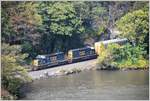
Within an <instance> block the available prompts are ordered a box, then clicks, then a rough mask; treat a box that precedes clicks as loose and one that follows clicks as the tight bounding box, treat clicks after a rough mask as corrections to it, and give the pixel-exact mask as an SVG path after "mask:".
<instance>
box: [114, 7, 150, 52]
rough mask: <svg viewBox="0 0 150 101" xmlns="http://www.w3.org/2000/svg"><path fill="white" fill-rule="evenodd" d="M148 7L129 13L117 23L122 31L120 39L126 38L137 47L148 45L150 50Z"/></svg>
mask: <svg viewBox="0 0 150 101" xmlns="http://www.w3.org/2000/svg"><path fill="white" fill-rule="evenodd" d="M148 14H149V13H148V6H146V7H144V8H143V9H139V10H136V11H133V12H129V13H127V14H126V15H125V16H123V17H122V18H121V19H119V20H118V21H117V22H116V25H117V28H118V29H119V30H120V31H121V34H120V37H126V38H128V39H129V40H130V41H131V42H135V43H136V44H137V45H139V44H140V45H143V44H146V46H147V49H148V43H149V42H148V41H149V40H148V39H147V38H148V36H149V16H148Z"/></svg>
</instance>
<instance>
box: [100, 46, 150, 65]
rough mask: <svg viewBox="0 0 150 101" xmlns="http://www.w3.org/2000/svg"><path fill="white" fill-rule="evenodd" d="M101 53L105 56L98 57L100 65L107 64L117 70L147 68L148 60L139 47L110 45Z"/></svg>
mask: <svg viewBox="0 0 150 101" xmlns="http://www.w3.org/2000/svg"><path fill="white" fill-rule="evenodd" d="M102 53H105V55H103V54H102V55H100V56H99V63H100V64H104V63H107V64H110V65H113V66H114V65H115V66H116V67H118V68H148V60H146V59H145V58H144V55H145V54H146V52H145V51H144V49H143V48H141V47H140V46H132V45H130V44H126V45H123V46H119V45H118V44H110V45H108V48H107V49H105V51H104V52H102Z"/></svg>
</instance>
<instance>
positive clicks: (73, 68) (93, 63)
mask: <svg viewBox="0 0 150 101" xmlns="http://www.w3.org/2000/svg"><path fill="white" fill-rule="evenodd" d="M89 70H112V71H113V70H123V71H125V70H148V68H136V67H132V68H131V67H129V68H128V67H127V68H118V67H115V66H112V65H109V64H107V65H99V64H98V63H97V59H93V60H88V61H82V62H78V63H73V64H69V65H63V66H57V67H54V68H48V69H43V70H38V71H32V72H29V76H31V78H32V79H33V80H37V79H41V78H48V77H54V76H62V75H70V74H74V73H80V72H82V71H89Z"/></svg>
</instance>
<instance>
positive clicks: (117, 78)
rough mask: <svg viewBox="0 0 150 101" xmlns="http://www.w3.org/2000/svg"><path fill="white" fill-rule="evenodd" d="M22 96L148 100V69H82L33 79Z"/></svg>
mask: <svg viewBox="0 0 150 101" xmlns="http://www.w3.org/2000/svg"><path fill="white" fill-rule="evenodd" d="M25 89H26V96H25V97H24V98H22V99H23V100H52V99H53V100H76V99H78V100H88V99H89V100H105V99H108V100H117V99H118V100H148V99H149V72H148V70H130V71H129V70H128V71H121V70H117V71H94V70H93V71H83V72H81V73H79V74H72V75H67V76H57V77H50V78H45V79H40V80H35V81H34V82H32V83H31V84H29V85H28V86H27V88H25Z"/></svg>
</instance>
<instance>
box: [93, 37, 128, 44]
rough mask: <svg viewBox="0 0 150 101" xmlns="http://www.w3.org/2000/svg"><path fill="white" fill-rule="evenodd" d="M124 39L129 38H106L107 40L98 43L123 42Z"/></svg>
mask: <svg viewBox="0 0 150 101" xmlns="http://www.w3.org/2000/svg"><path fill="white" fill-rule="evenodd" d="M122 41H127V38H123V39H120V38H117V39H111V40H106V41H99V42H96V43H103V44H109V43H115V42H122Z"/></svg>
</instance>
